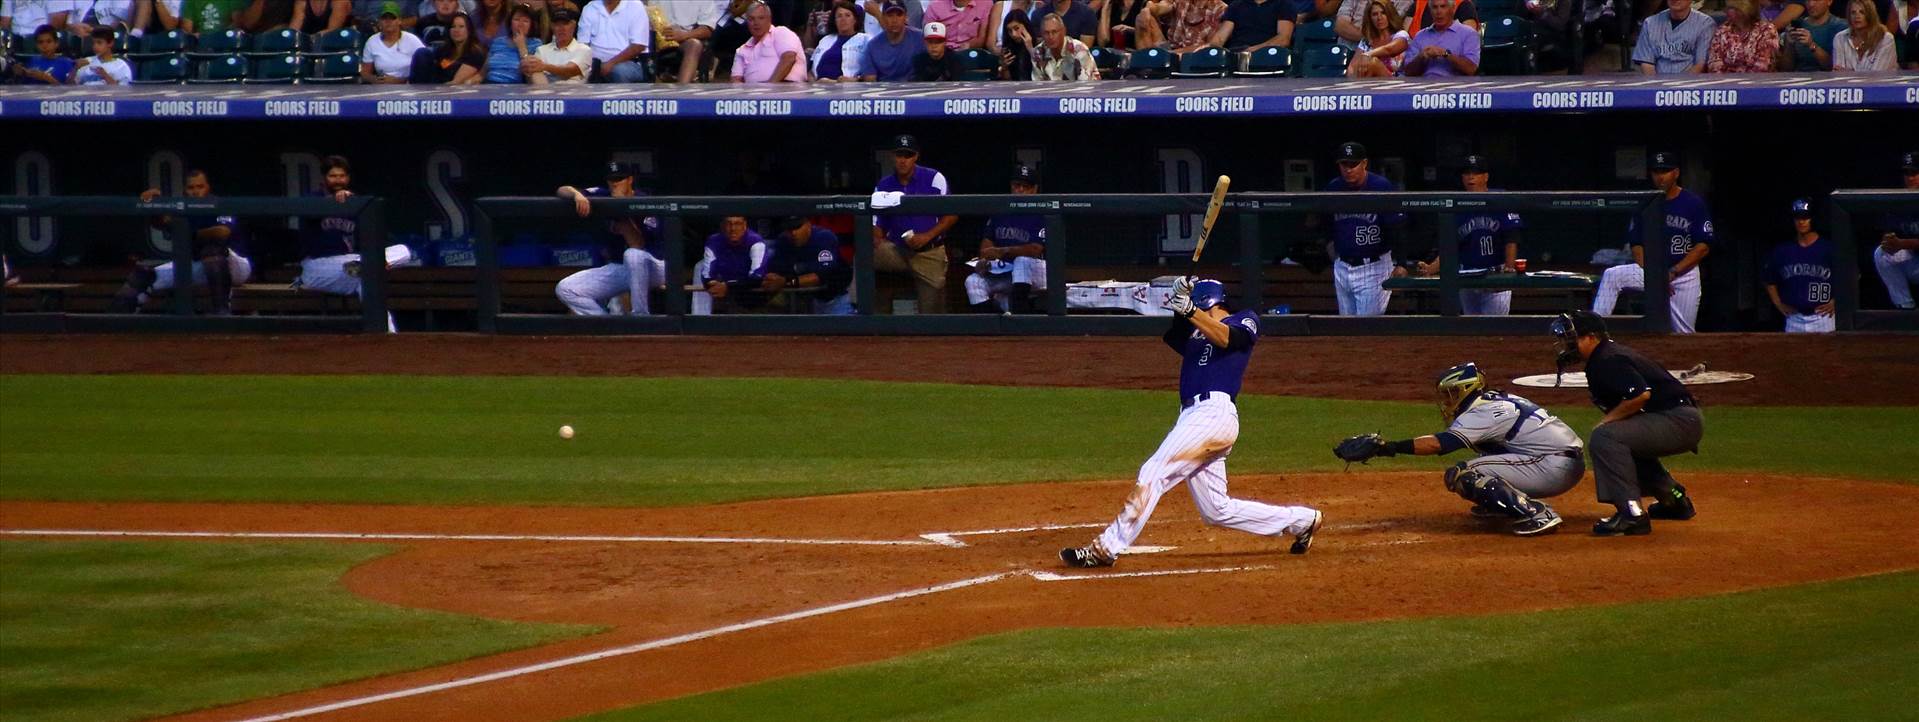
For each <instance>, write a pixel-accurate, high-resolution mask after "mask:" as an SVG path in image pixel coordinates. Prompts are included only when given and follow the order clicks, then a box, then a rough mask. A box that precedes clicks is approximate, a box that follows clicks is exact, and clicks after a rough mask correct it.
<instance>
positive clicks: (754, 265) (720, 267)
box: [706, 230, 767, 283]
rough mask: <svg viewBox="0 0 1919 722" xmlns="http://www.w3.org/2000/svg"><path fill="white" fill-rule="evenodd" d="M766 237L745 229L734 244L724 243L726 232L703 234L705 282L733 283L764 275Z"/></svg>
mask: <svg viewBox="0 0 1919 722" xmlns="http://www.w3.org/2000/svg"><path fill="white" fill-rule="evenodd" d="M766 261H767V257H766V239H763V238H760V234H758V233H754V232H752V231H750V230H749V231H747V232H746V235H744V236H741V237H740V242H739V244H738V245H735V244H732V243H728V242H726V234H724V233H715V234H713V235H711V236H707V237H706V278H707V280H709V281H725V282H729V283H731V282H736V281H745V280H747V279H749V278H758V277H761V276H765V275H766V268H765V266H766Z"/></svg>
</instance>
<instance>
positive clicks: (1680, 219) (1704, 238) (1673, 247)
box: [1626, 188, 1713, 268]
mask: <svg viewBox="0 0 1919 722" xmlns="http://www.w3.org/2000/svg"><path fill="white" fill-rule="evenodd" d="M1659 212H1661V213H1664V214H1665V215H1666V234H1665V238H1666V267H1667V268H1672V267H1673V265H1674V264H1677V263H1679V261H1680V260H1681V259H1683V258H1685V257H1686V254H1688V253H1691V252H1692V247H1693V246H1694V245H1696V244H1701V243H1703V244H1706V245H1708V246H1710V245H1712V241H1713V237H1712V213H1711V212H1710V211H1708V210H1706V200H1705V199H1704V198H1700V197H1699V194H1697V193H1694V192H1692V191H1689V190H1686V189H1684V188H1681V189H1680V190H1679V195H1677V196H1674V197H1673V198H1672V200H1668V201H1662V202H1661V203H1660V204H1659ZM1626 238H1627V239H1628V240H1630V241H1631V242H1632V244H1633V245H1634V246H1638V245H1640V240H1641V239H1640V238H1639V216H1638V215H1634V216H1633V217H1632V222H1631V223H1628V224H1626Z"/></svg>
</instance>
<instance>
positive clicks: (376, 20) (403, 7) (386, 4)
mask: <svg viewBox="0 0 1919 722" xmlns="http://www.w3.org/2000/svg"><path fill="white" fill-rule="evenodd" d="M352 2H353V21H352V23H351V24H350V25H349V27H352V28H354V29H357V30H359V31H360V32H362V33H364V34H367V35H372V34H374V33H377V32H379V31H380V15H381V14H383V13H385V12H387V11H388V10H391V11H393V17H396V18H399V21H400V29H401V30H407V31H411V30H412V29H413V28H414V26H417V25H419V24H420V19H419V17H417V16H415V14H414V9H415V8H417V7H419V4H416V3H414V2H411V0H352Z"/></svg>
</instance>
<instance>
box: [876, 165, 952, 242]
mask: <svg viewBox="0 0 1919 722" xmlns="http://www.w3.org/2000/svg"><path fill="white" fill-rule="evenodd" d="M873 190H875V191H879V192H893V193H905V194H906V195H909V196H943V195H946V176H945V175H942V174H941V173H940V172H939V171H936V170H933V169H932V168H928V167H926V166H923V165H922V166H915V167H914V168H913V179H912V180H911V181H909V182H906V183H901V182H900V177H899V174H897V173H888V174H886V177H884V178H881V179H880V182H879V184H878V185H875V186H874V187H873ZM939 222H940V217H939V216H898V215H894V216H881V215H875V216H873V225H876V226H879V227H880V230H882V231H885V232H886V237H887V239H889V240H891V241H893V242H894V243H898V244H900V245H902V246H903V245H906V242H905V241H901V240H900V232H902V231H912V232H914V233H925V232H926V231H928V230H931V229H932V228H933V226H936V225H939Z"/></svg>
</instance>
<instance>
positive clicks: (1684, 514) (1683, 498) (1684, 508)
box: [1646, 484, 1699, 521]
mask: <svg viewBox="0 0 1919 722" xmlns="http://www.w3.org/2000/svg"><path fill="white" fill-rule="evenodd" d="M1646 514H1648V515H1650V516H1651V517H1652V518H1654V519H1665V520H1667V521H1685V520H1687V519H1691V518H1693V517H1695V516H1698V515H1699V512H1698V511H1697V510H1695V509H1693V508H1692V495H1691V494H1688V493H1686V487H1683V486H1680V485H1678V484H1673V485H1672V498H1671V499H1669V500H1666V501H1662V502H1658V503H1656V504H1653V505H1652V506H1651V507H1648V508H1647V509H1646Z"/></svg>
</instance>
